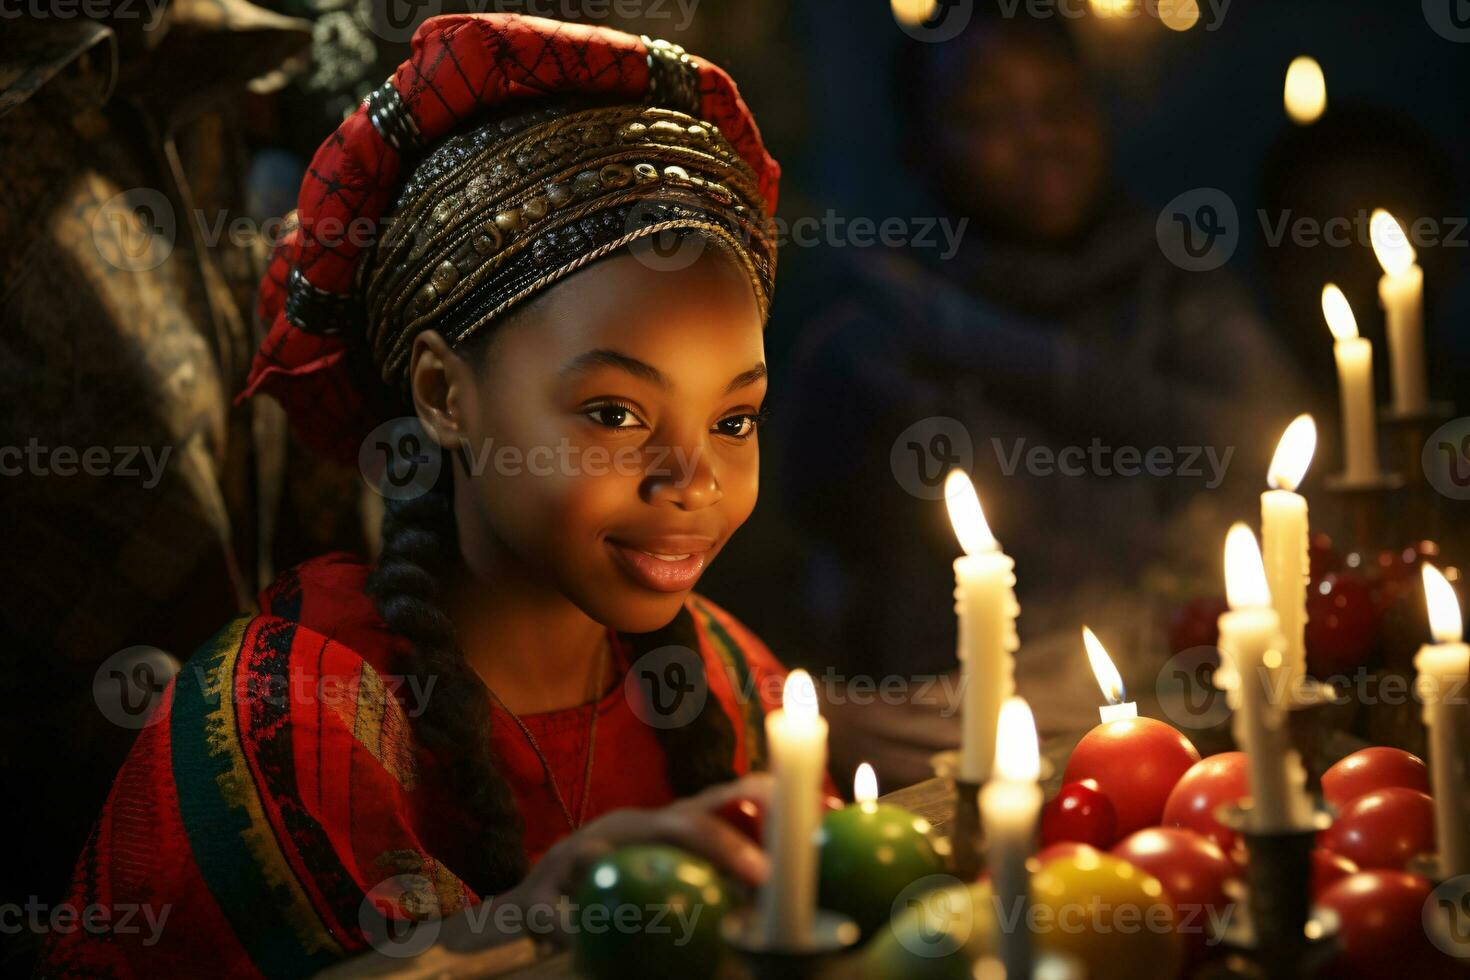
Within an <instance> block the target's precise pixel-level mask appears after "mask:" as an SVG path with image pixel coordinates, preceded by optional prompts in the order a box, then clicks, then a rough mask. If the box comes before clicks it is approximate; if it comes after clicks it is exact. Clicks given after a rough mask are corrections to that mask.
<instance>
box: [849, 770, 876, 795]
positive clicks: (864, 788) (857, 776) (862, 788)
mask: <svg viewBox="0 0 1470 980" xmlns="http://www.w3.org/2000/svg"><path fill="white" fill-rule="evenodd" d="M852 798H853V799H854V800H855V801H857V802H858V803H859V804H862V805H871V804H872V803H874V802H875V801H876V800H877V799H878V774H877V773H875V772H874V771H873V767H872V766H870V765H868V764H867V763H866V762H864V763H863V764H862V765H860V766H858V767H857V772H856V773H854V774H853V777H852Z"/></svg>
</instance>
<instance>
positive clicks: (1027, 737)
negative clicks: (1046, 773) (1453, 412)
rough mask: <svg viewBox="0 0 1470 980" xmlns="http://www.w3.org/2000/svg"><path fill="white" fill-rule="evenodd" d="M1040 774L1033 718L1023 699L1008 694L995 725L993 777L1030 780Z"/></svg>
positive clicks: (1039, 757)
mask: <svg viewBox="0 0 1470 980" xmlns="http://www.w3.org/2000/svg"><path fill="white" fill-rule="evenodd" d="M1040 776H1041V747H1040V745H1039V744H1037V741H1036V719H1035V718H1034V717H1032V715H1031V706H1030V705H1029V704H1027V703H1026V699H1025V698H1020V697H1009V698H1006V700H1005V703H1004V704H1002V705H1001V706H1000V719H999V721H997V722H996V726H995V778H997V779H1004V780H1009V781H1011V782H1031V783H1034V782H1036V780H1037V779H1038V778H1040Z"/></svg>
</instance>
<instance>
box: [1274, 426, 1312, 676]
mask: <svg viewBox="0 0 1470 980" xmlns="http://www.w3.org/2000/svg"><path fill="white" fill-rule="evenodd" d="M1316 448H1317V423H1316V422H1314V421H1313V420H1312V417H1311V416H1310V415H1298V416H1297V417H1296V418H1295V419H1294V420H1293V421H1292V423H1291V424H1290V425H1288V426H1287V427H1286V431H1285V432H1284V433H1282V435H1281V441H1280V442H1279V443H1277V444H1276V455H1274V456H1272V457H1271V468H1270V470H1269V471H1268V472H1267V475H1266V482H1267V483H1269V484H1270V485H1271V487H1272V489H1270V490H1267V491H1266V492H1265V493H1263V494H1261V551H1262V557H1263V558H1264V560H1265V563H1266V584H1267V586H1268V587H1269V588H1270V591H1271V605H1272V607H1273V608H1274V609H1275V610H1276V616H1277V618H1279V619H1280V621H1281V635H1282V636H1283V637H1284V638H1285V640H1286V643H1285V645H1284V646H1283V647H1282V650H1281V657H1282V661H1283V662H1282V665H1281V679H1282V682H1283V684H1284V685H1285V687H1284V688H1283V689H1284V690H1286V691H1288V692H1290V691H1294V690H1295V689H1296V686H1297V685H1298V684H1299V683H1300V682H1301V680H1302V678H1303V677H1304V676H1306V670H1307V642H1306V629H1307V583H1308V580H1309V579H1310V578H1311V571H1312V565H1311V559H1310V558H1309V557H1308V552H1307V548H1308V537H1307V498H1305V497H1303V496H1302V495H1301V494H1299V493H1297V492H1296V488H1297V486H1298V485H1300V484H1301V482H1302V477H1303V476H1305V475H1306V472H1307V467H1308V466H1309V465H1310V464H1311V462H1312V453H1313V451H1314V450H1315V449H1316Z"/></svg>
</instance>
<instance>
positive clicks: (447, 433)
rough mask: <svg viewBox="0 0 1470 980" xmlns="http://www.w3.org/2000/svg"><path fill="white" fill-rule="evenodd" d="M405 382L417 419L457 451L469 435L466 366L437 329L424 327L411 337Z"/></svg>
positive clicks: (436, 436)
mask: <svg viewBox="0 0 1470 980" xmlns="http://www.w3.org/2000/svg"><path fill="white" fill-rule="evenodd" d="M408 381H409V388H410V390H411V392H412V394H413V407H414V411H415V413H416V414H417V415H418V417H419V422H421V423H422V424H423V426H424V428H425V429H427V430H428V432H429V435H430V437H431V438H432V439H433V440H434V441H435V442H436V443H438V444H439V445H440V446H441V447H442V448H444V449H454V450H458V449H459V448H460V447H461V446H462V445H463V444H464V441H465V440H466V439H467V438H469V433H468V432H467V431H466V428H465V426H466V422H467V418H466V411H467V408H468V405H467V401H466V397H467V395H468V386H469V385H470V384H472V383H473V381H472V378H471V376H470V370H469V365H468V364H466V363H465V361H464V359H463V358H462V357H460V356H459V355H458V354H456V353H455V352H454V351H453V350H451V349H450V347H449V342H448V341H446V340H445V339H444V337H443V336H442V335H440V334H439V333H438V332H437V331H434V330H425V331H423V332H422V333H420V334H419V335H418V336H417V337H415V338H414V340H413V352H412V353H411V354H410V361H409V369H408Z"/></svg>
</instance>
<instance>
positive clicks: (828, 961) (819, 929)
mask: <svg viewBox="0 0 1470 980" xmlns="http://www.w3.org/2000/svg"><path fill="white" fill-rule="evenodd" d="M720 932H721V933H722V934H723V935H724V937H725V942H726V944H727V945H729V947H730V948H731V949H733V950H735V952H736V953H737V954H739V956H740V959H741V962H742V963H743V964H744V966H745V968H746V971H747V972H748V973H749V974H750V976H751V977H754V978H755V980H812V978H816V977H822V976H825V975H827V974H828V973H829V971H832V970H833V968H834V967H835V965H836V963H837V960H838V958H839V955H840V954H841V953H843V952H844V951H846V950H848V949H851V948H852V947H853V946H855V945H856V944H857V941H858V937H859V935H860V933H859V930H858V926H857V923H856V922H854V921H852V920H851V919H849V918H848V917H847V916H845V915H840V914H838V913H836V912H832V911H829V910H827V909H817V914H816V917H815V919H814V920H813V922H812V932H811V935H810V936H809V937H808V938H807V941H806V943H804V944H803V945H801V946H797V947H786V946H777V945H773V944H772V943H771V942H770V941H769V940H768V939H767V938H766V935H765V930H764V928H763V925H762V923H761V919H760V916H759V915H758V914H757V913H756V910H755V909H754V908H744V909H736V910H735V911H733V912H731V913H729V914H727V915H726V916H725V918H724V921H722V922H721V923H720Z"/></svg>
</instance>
